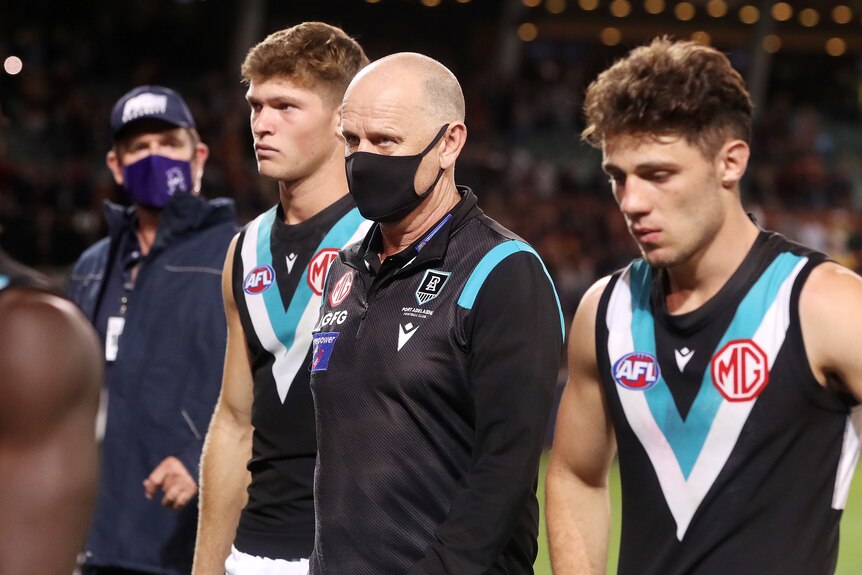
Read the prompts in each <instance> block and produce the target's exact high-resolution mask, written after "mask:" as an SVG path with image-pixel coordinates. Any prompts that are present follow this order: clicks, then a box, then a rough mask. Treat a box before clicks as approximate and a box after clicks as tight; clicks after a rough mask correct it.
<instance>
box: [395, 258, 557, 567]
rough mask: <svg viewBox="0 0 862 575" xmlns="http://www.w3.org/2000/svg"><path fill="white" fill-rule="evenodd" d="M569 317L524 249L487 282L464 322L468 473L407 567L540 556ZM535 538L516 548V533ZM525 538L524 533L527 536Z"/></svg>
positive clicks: (539, 266) (481, 564)
mask: <svg viewBox="0 0 862 575" xmlns="http://www.w3.org/2000/svg"><path fill="white" fill-rule="evenodd" d="M561 323H562V317H561V314H560V311H559V304H558V302H557V297H556V294H555V292H554V288H553V285H552V283H551V281H550V279H549V277H548V276H547V274H546V272H545V269H544V266H543V264H542V262H541V261H540V260H539V259H538V257H537V256H535V255H534V254H532V253H529V252H519V253H515V254H513V255H510V256H508V257H506V258H505V259H503V260H502V261H501V262H500V263H499V264H497V266H496V267H495V268H494V269H493V270H492V271H491V273H490V274H489V275H488V276H487V278H486V279H485V281H484V283H483V284H482V287H481V288H480V290H479V292H478V295H477V297H476V300H475V303H474V305H473V307H472V310H470V312H469V315H468V318H467V320H466V327H465V329H466V335H467V338H468V346H469V350H468V353H469V356H470V357H469V364H470V383H471V386H472V390H473V400H474V408H475V436H474V437H475V439H474V447H473V455H472V458H471V467H470V469H469V471H468V472H467V473H466V475H465V477H464V478H463V479H462V481H461V482H460V484H459V488H458V491H457V492H456V494H455V496H454V497H453V502H452V506H451V508H450V511H449V514H448V516H447V518H446V519H445V521H444V522H443V523H442V524H441V525H440V526H439V527H438V529H437V532H436V541H435V542H434V543H433V544H431V545H430V546H429V547H428V548H427V549H426V551H425V556H424V557H423V558H422V559H421V560H420V561H419V562H418V563H416V564H415V565H414V566H413V568H412V569H411V570H410V572H409V573H410V575H420V574H423V575H424V574H435V575H436V574H441V575H442V574H457V575H471V574H477V575H478V574H484V573H487V572H488V571H489V569H491V567H492V566H493V565H494V563H495V561H497V559H498V558H499V557H500V555H501V554H502V553H503V551H504V549H506V547H507V545H518V544H519V543H520V544H521V545H523V544H525V543H526V545H527V548H521V550H520V554H521V556H522V557H523V556H524V555H527V556H530V555H531V556H530V557H529V562H530V563H532V560H533V559H534V557H535V554H536V550H537V547H536V535H537V532H538V509H537V508H536V501H535V490H536V483H537V476H538V466H539V459H540V457H541V452H542V447H543V440H544V437H545V429H546V426H547V423H548V417H549V414H550V410H551V408H552V404H553V397H554V389H555V386H556V381H557V376H558V371H559V366H560V356H561V351H562V341H563V326H562V325H561ZM516 530H517V531H518V533H521V534H523V537H524V539H529V541H513V534H514V533H515V532H516ZM525 531H526V533H525Z"/></svg>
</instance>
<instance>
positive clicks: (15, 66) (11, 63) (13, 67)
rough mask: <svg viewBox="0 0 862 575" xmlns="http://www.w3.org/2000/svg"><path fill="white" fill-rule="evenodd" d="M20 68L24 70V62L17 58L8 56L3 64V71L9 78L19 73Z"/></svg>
mask: <svg viewBox="0 0 862 575" xmlns="http://www.w3.org/2000/svg"><path fill="white" fill-rule="evenodd" d="M22 68H24V62H22V61H21V58H19V57H18V56H9V57H8V58H6V60H5V61H4V62H3V70H5V71H6V73H7V74H9V75H11V76H14V75H15V74H17V73H19V72H20V71H21V69H22Z"/></svg>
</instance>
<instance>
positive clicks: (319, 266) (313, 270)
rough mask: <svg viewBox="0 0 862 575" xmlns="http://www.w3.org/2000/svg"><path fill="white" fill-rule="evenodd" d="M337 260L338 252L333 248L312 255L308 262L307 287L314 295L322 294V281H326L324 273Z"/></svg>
mask: <svg viewBox="0 0 862 575" xmlns="http://www.w3.org/2000/svg"><path fill="white" fill-rule="evenodd" d="M336 258H338V250H337V249H334V248H325V249H322V250H320V251H319V252H317V253H316V254H314V257H313V258H311V261H310V262H308V275H307V278H308V286H309V287H310V288H311V291H313V292H314V293H315V295H320V294H322V293H323V281H324V280H325V279H326V272H327V270H329V264H331V263H332V262H333V261H334V260H335V259H336Z"/></svg>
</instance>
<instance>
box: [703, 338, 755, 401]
mask: <svg viewBox="0 0 862 575" xmlns="http://www.w3.org/2000/svg"><path fill="white" fill-rule="evenodd" d="M710 368H711V374H712V383H713V385H715V387H716V389H718V391H720V392H721V395H723V396H724V398H725V399H726V400H727V401H749V400H751V399H754V398H755V397H757V396H758V395H760V392H762V391H763V390H764V388H765V387H766V385H767V384H768V383H769V358H768V357H767V355H766V353H765V352H764V351H763V350H762V349H760V347H759V346H758V345H757V344H756V343H754V341H752V340H750V339H735V340H733V341H730V342H728V343H727V345H725V346H724V347H722V348H721V350H720V351H719V352H718V353H716V354H715V355H714V356H713V357H712V361H711V362H710Z"/></svg>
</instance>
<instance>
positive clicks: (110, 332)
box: [69, 86, 236, 575]
mask: <svg viewBox="0 0 862 575" xmlns="http://www.w3.org/2000/svg"><path fill="white" fill-rule="evenodd" d="M111 130H112V134H113V138H114V146H113V148H112V149H111V151H109V152H108V155H107V164H108V168H109V169H110V170H111V173H112V174H113V176H114V179H115V181H116V182H117V184H119V185H121V186H122V187H123V188H124V189H125V191H126V192H127V194H128V195H129V196H130V199H131V201H132V206H131V207H128V208H124V207H120V206H117V205H114V204H111V203H107V204H106V206H105V216H106V218H107V222H108V229H109V234H108V237H107V238H104V239H102V240H101V241H99V242H97V243H96V244H95V245H93V246H91V247H90V248H89V249H88V250H87V251H86V252H84V254H83V255H82V256H81V258H80V259H79V260H78V262H77V264H76V265H75V268H74V270H73V272H72V277H71V283H70V288H69V295H70V297H71V298H72V299H73V300H74V301H75V302H76V303H77V304H78V306H79V307H80V308H81V309H82V310H83V311H84V313H85V314H86V315H87V317H89V318H90V320H91V321H92V322H93V325H94V326H95V328H96V331H97V332H98V333H99V336H100V339H101V342H102V345H103V351H104V358H105V383H106V388H107V401H106V402H105V403H104V404H103V406H104V405H106V406H107V412H106V419H105V423H104V425H105V427H104V438H103V443H102V471H101V480H100V486H99V494H98V499H97V503H96V510H95V514H94V517H93V521H92V525H91V529H90V534H89V537H88V541H87V547H86V560H85V567H84V573H86V574H88V575H92V574H107V573H116V572H118V570H122V573H124V574H125V573H158V574H171V575H172V574H181V573H188V572H189V571H190V570H191V563H192V554H193V550H194V535H195V529H196V521H197V510H196V507H197V505H196V503H195V496H196V494H197V475H198V460H199V458H200V452H201V447H202V444H203V434H204V433H205V432H206V429H207V426H208V423H209V419H210V415H211V414H212V410H213V407H214V405H215V402H216V399H217V397H218V393H219V388H220V382H221V375H222V357H223V354H224V346H225V340H226V328H225V318H224V311H223V307H222V303H221V292H220V286H221V284H220V282H221V267H222V262H223V261H224V257H225V253H226V251H227V247H228V244H229V243H230V240H231V237H232V236H233V235H234V233H235V232H236V225H235V223H234V221H235V210H234V206H233V203H232V202H231V201H230V200H226V199H217V200H212V201H206V200H204V199H202V198H201V197H199V195H198V193H199V190H200V181H201V176H202V174H203V168H204V164H205V163H206V159H207V156H208V149H207V147H206V145H205V144H203V143H202V142H201V141H200V138H199V136H198V134H197V131H196V129H195V123H194V119H193V118H192V115H191V112H190V111H189V109H188V107H187V106H186V104H185V102H184V101H183V99H182V97H180V95H179V94H177V93H176V92H174V91H173V90H170V89H168V88H164V87H161V86H141V87H139V88H136V89H134V90H132V91H131V92H129V93H127V94H126V95H124V96H123V97H122V98H120V100H119V101H118V102H117V103H116V104H115V105H114V109H113V112H112V114H111Z"/></svg>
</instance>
